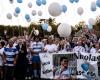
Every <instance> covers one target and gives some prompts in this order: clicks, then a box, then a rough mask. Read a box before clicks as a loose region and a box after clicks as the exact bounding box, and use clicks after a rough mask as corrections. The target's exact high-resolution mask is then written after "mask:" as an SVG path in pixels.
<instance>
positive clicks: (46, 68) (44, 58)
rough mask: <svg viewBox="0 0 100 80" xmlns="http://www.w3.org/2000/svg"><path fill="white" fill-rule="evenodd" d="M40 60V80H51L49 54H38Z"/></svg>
mask: <svg viewBox="0 0 100 80" xmlns="http://www.w3.org/2000/svg"><path fill="white" fill-rule="evenodd" d="M39 56H40V60H41V78H50V79H53V61H52V60H53V59H52V54H50V53H41V54H39Z"/></svg>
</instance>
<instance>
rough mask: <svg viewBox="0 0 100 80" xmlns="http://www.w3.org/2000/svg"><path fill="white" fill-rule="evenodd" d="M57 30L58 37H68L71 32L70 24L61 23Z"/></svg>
mask: <svg viewBox="0 0 100 80" xmlns="http://www.w3.org/2000/svg"><path fill="white" fill-rule="evenodd" d="M57 32H58V34H59V35H60V37H68V36H69V35H70V34H71V26H70V25H68V24H66V23H62V24H60V25H59V26H58V28H57Z"/></svg>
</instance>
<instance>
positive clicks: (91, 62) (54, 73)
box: [40, 52, 100, 80]
mask: <svg viewBox="0 0 100 80" xmlns="http://www.w3.org/2000/svg"><path fill="white" fill-rule="evenodd" d="M66 57H67V59H68V65H67V69H68V70H67V69H66V70H65V71H63V72H61V58H64V59H66ZM40 59H41V78H48V79H55V78H56V79H63V78H64V77H65V76H66V75H68V78H69V77H70V78H71V79H86V80H89V79H90V80H99V79H100V78H99V76H100V56H99V53H95V54H90V53H73V52H63V53H62V52H59V53H41V54H40ZM98 62H99V65H98ZM66 64H67V63H66ZM64 65H65V64H64ZM98 66H99V67H98ZM69 71H70V72H69ZM60 72H61V74H60ZM98 74H99V75H98ZM63 75H64V76H63ZM69 75H70V76H69ZM58 76H59V77H58Z"/></svg>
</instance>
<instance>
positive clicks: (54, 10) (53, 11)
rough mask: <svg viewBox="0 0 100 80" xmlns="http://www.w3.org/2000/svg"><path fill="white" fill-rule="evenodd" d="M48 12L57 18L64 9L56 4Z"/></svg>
mask: <svg viewBox="0 0 100 80" xmlns="http://www.w3.org/2000/svg"><path fill="white" fill-rule="evenodd" d="M48 11H49V14H50V15H51V16H54V17H57V16H59V15H60V14H61V12H62V7H61V5H60V4H59V3H56V2H54V3H52V4H50V5H49V7H48Z"/></svg>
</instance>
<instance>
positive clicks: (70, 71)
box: [53, 52, 77, 80]
mask: <svg viewBox="0 0 100 80" xmlns="http://www.w3.org/2000/svg"><path fill="white" fill-rule="evenodd" d="M53 68H54V71H53V76H54V79H59V80H60V79H68V80H69V79H76V78H77V75H76V71H77V59H76V57H75V56H74V53H67V52H65V53H57V54H53Z"/></svg>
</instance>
